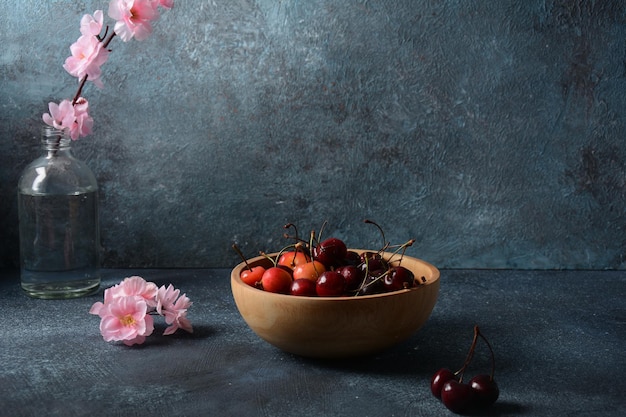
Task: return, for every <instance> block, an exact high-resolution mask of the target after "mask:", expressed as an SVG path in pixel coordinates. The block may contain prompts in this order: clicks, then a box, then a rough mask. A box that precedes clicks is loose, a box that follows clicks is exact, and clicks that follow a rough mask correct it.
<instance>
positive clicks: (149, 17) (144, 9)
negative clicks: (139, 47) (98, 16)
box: [109, 0, 168, 42]
mask: <svg viewBox="0 0 626 417" xmlns="http://www.w3.org/2000/svg"><path fill="white" fill-rule="evenodd" d="M167 3H168V2H166V4H167ZM158 6H159V2H157V1H155V0H111V3H109V16H110V17H111V18H112V19H115V20H116V23H115V27H114V31H115V33H116V34H117V35H118V36H119V37H120V38H121V39H122V40H123V41H124V42H127V41H129V40H131V39H132V38H135V39H137V40H138V41H142V40H144V39H146V38H148V37H149V36H150V34H151V33H152V21H154V20H156V19H158V17H159V12H158Z"/></svg>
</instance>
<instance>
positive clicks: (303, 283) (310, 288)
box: [291, 278, 317, 297]
mask: <svg viewBox="0 0 626 417" xmlns="http://www.w3.org/2000/svg"><path fill="white" fill-rule="evenodd" d="M291 295H299V296H304V297H315V296H316V295H317V284H316V283H315V281H311V280H310V279H307V278H298V279H294V280H293V282H292V283H291Z"/></svg>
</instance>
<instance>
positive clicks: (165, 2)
mask: <svg viewBox="0 0 626 417" xmlns="http://www.w3.org/2000/svg"><path fill="white" fill-rule="evenodd" d="M159 6H161V7H163V8H164V9H168V10H169V9H171V8H172V7H174V0H159Z"/></svg>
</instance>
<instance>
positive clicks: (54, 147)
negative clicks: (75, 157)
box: [41, 126, 72, 154]
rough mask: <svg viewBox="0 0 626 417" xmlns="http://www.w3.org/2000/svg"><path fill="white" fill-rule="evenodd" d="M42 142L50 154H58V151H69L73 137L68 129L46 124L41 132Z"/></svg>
mask: <svg viewBox="0 0 626 417" xmlns="http://www.w3.org/2000/svg"><path fill="white" fill-rule="evenodd" d="M41 144H42V146H43V147H44V149H45V150H47V151H48V153H49V154H50V153H53V154H56V152H58V151H69V150H70V149H71V145H72V139H71V138H70V136H69V132H67V130H61V129H56V128H54V127H52V126H44V128H43V131H42V134H41Z"/></svg>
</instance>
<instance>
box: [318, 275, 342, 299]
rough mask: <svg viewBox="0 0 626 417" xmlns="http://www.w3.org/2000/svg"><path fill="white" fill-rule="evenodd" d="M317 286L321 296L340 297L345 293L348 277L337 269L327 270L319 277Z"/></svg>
mask: <svg viewBox="0 0 626 417" xmlns="http://www.w3.org/2000/svg"><path fill="white" fill-rule="evenodd" d="M315 288H316V292H317V295H319V296H320V297H339V296H342V295H344V294H345V291H346V279H345V278H344V277H343V275H341V274H340V273H339V272H337V271H325V272H322V273H321V274H320V276H319V278H318V279H317V283H316V287H315Z"/></svg>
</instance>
